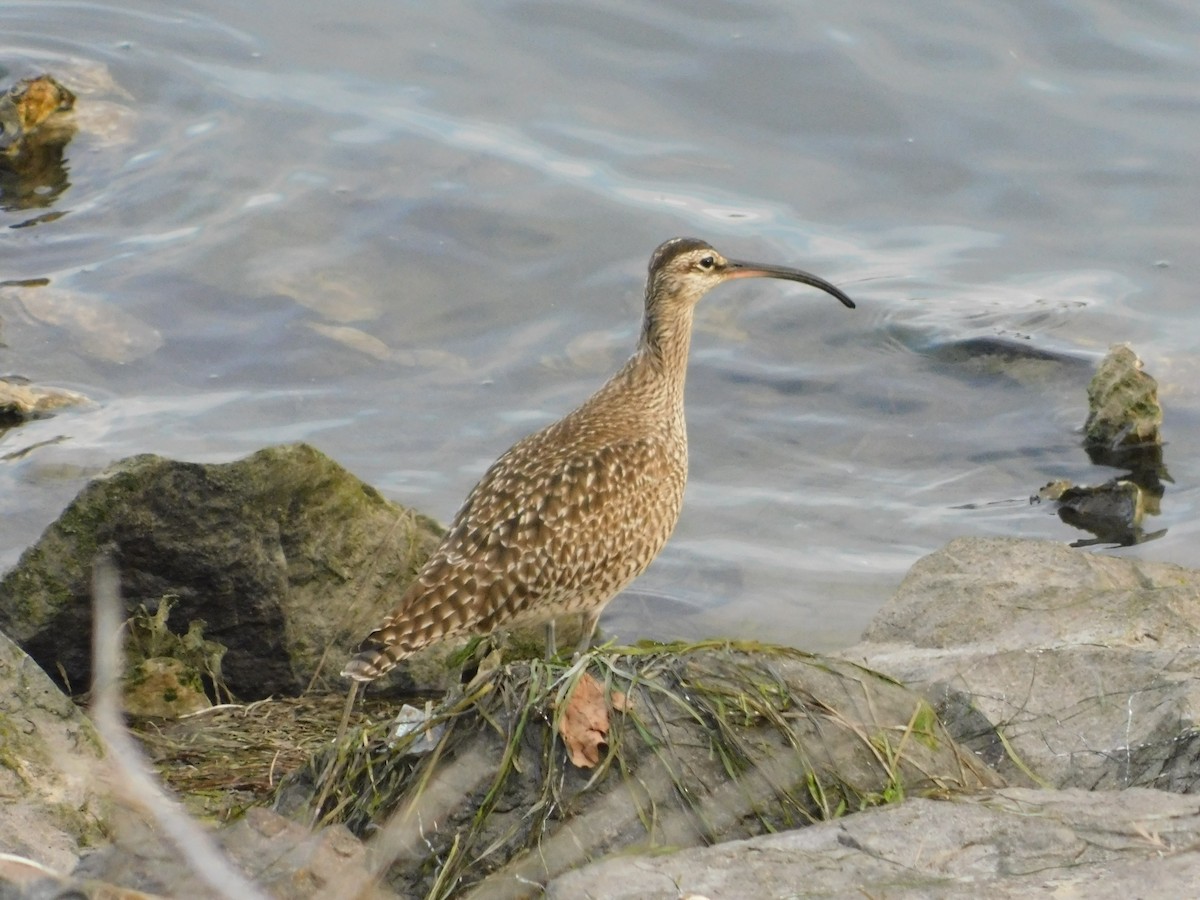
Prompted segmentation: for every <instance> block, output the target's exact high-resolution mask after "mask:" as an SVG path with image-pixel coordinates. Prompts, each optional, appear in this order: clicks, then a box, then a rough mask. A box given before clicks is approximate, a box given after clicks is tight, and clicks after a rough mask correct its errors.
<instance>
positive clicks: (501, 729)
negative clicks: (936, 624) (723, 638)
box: [277, 641, 998, 900]
mask: <svg viewBox="0 0 1200 900" xmlns="http://www.w3.org/2000/svg"><path fill="white" fill-rule="evenodd" d="M587 666H588V668H589V669H590V671H589V672H587V673H586V674H590V675H591V676H592V677H594V678H595V681H596V683H597V684H598V685H603V686H604V693H605V695H606V696H607V698H608V700H609V704H610V706H611V708H612V712H611V715H610V719H609V723H608V728H607V730H606V734H605V735H604V738H603V746H602V749H598V753H597V757H598V762H599V764H598V765H597V766H595V767H594V768H591V767H589V768H586V769H581V768H578V767H577V766H575V765H572V764H571V763H570V762H569V761H568V758H567V750H566V748H565V747H564V746H563V744H562V742H561V741H559V740H557V739H556V737H557V736H556V731H557V720H556V716H557V715H561V714H562V704H561V703H560V705H559V707H558V711H557V713H556V710H555V707H554V704H555V702H556V701H560V700H561V699H562V698H564V697H565V696H567V694H568V693H570V692H571V690H572V688H573V687H574V685H576V684H578V679H581V678H583V677H584V674H585V673H584V672H583V670H582V669H580V668H572V669H570V670H568V669H567V667H565V666H563V665H560V664H557V663H546V662H542V661H540V660H535V661H532V662H529V663H521V664H508V665H504V666H501V667H499V668H497V669H493V670H491V671H489V672H488V673H487V674H486V675H483V676H481V677H480V679H478V680H476V681H474V682H472V684H471V685H470V686H469V688H468V697H467V699H464V698H463V697H462V696H461V695H458V696H451V697H449V698H447V699H446V700H444V701H443V702H442V703H441V704H437V705H434V706H433V708H432V709H431V710H430V711H429V712H430V715H429V721H430V723H431V724H434V725H436V724H440V723H441V722H447V723H449V724H448V727H447V729H446V734H445V737H444V738H443V739H442V740H441V741H440V743H439V746H438V747H437V750H436V751H435V752H433V753H428V754H426V755H423V756H419V757H414V756H413V755H412V754H411V753H410V751H411V750H412V744H413V742H415V741H417V740H420V739H421V738H422V737H423V734H422V733H421V732H420V731H416V732H412V731H411V729H410V730H409V731H410V733H406V735H405V737H404V738H401V739H396V738H395V737H394V733H393V731H394V730H393V727H392V723H391V722H389V721H387V720H384V721H382V722H377V723H373V724H372V725H370V726H369V727H368V728H367V729H366V730H362V729H355V730H351V731H350V732H348V733H347V734H346V736H345V738H344V739H343V741H342V742H339V743H338V744H336V745H333V746H330V747H327V748H324V749H322V751H321V752H320V753H318V754H317V755H316V756H315V757H314V758H313V759H312V761H310V763H309V764H308V765H307V766H306V767H305V768H304V769H303V770H302V771H301V772H299V773H297V775H296V776H293V777H292V778H289V779H287V780H285V782H284V783H283V784H282V785H281V788H280V792H279V799H278V801H277V808H278V809H281V810H284V811H287V812H288V813H289V814H294V815H296V816H297V817H299V818H302V819H303V820H305V821H308V820H310V817H311V814H312V813H311V808H312V806H313V799H312V798H313V797H314V795H320V796H321V798H322V799H323V800H324V801H325V802H324V803H323V804H322V806H321V809H322V812H323V813H326V814H336V815H337V816H338V817H339V820H344V821H346V822H347V824H348V825H349V826H350V827H351V828H352V829H353V830H354V831H356V832H357V833H369V832H373V831H375V830H376V827H377V826H379V825H380V824H381V823H382V822H383V821H384V820H385V819H387V818H388V816H389V815H390V813H391V812H392V811H393V810H404V811H405V812H404V816H405V817H406V820H407V821H408V822H409V823H410V824H411V825H412V827H411V828H409V829H408V830H407V831H406V832H404V839H403V841H402V842H401V846H399V847H397V853H396V862H395V864H394V865H393V867H392V869H391V872H390V873H389V883H391V884H392V885H393V886H394V887H397V888H398V889H400V890H401V891H402V892H404V893H406V894H409V895H413V896H426V895H429V894H431V893H436V891H435V890H434V887H435V884H436V885H441V886H444V887H448V888H450V889H452V890H453V892H454V895H455V896H470V897H473V898H477V900H480V898H487V897H496V898H499V897H511V896H513V895H514V891H518V892H523V891H524V890H526V888H524V887H519V886H521V885H524V886H528V885H531V884H537V883H541V882H544V881H545V880H546V879H547V878H549V877H552V876H555V875H558V874H560V873H562V872H564V871H567V870H569V869H572V868H575V867H578V866H580V865H583V864H586V863H587V862H589V861H590V860H592V859H597V858H599V857H601V856H604V855H607V854H612V853H628V852H634V851H642V852H644V851H647V850H649V849H650V848H655V847H686V846H697V845H706V844H710V843H713V842H714V841H719V840H728V839H731V838H741V837H747V836H750V835H755V834H761V833H764V832H768V831H772V830H780V829H786V828H795V827H799V826H801V825H804V824H807V823H809V822H811V821H814V820H819V819H824V818H830V817H834V816H838V815H841V814H843V813H844V812H846V811H854V810H858V809H861V808H864V807H868V806H872V805H875V804H886V803H893V802H897V801H899V800H900V799H901V798H903V797H905V796H921V795H924V794H928V793H936V794H939V795H941V794H945V793H953V792H958V791H971V790H979V789H980V788H983V787H986V786H989V785H994V784H997V783H998V779H996V778H995V776H994V775H992V773H990V772H988V771H987V770H986V769H985V768H984V767H983V766H981V765H979V764H978V763H977V762H976V761H975V760H974V759H973V758H972V757H971V755H970V754H969V753H966V752H964V751H963V750H961V748H959V747H957V746H956V745H955V743H954V742H953V741H952V740H951V739H950V738H949V736H948V735H947V733H946V732H945V730H944V729H943V728H942V727H941V725H940V724H939V723H938V722H937V720H936V718H935V717H934V716H933V714H932V710H931V708H930V706H929V704H928V703H926V702H925V701H923V700H922V699H921V698H920V697H918V696H917V695H915V694H914V693H913V692H911V691H909V690H907V689H906V688H904V687H902V686H900V685H898V684H896V683H894V682H893V681H891V680H890V679H887V678H884V677H881V676H879V675H876V674H875V673H873V672H868V671H865V670H863V669H861V668H859V667H858V666H854V665H852V664H850V663H847V662H845V661H841V660H832V659H828V658H825V657H817V656H812V655H810V654H805V653H801V652H800V651H796V650H790V649H788V648H779V647H768V646H764V645H759V644H724V643H722V642H716V641H713V642H708V643H705V644H701V645H695V646H690V647H689V646H677V645H670V646H651V645H647V646H644V647H639V648H637V649H636V650H634V651H630V650H628V649H626V650H625V651H622V650H621V649H620V648H613V649H604V650H598V651H594V652H593V653H592V654H590V655H589V656H588V657H587ZM618 692H619V693H620V694H622V695H623V696H621V697H620V698H618V697H617V693H618ZM330 772H333V773H334V774H333V776H331V780H330V784H331V785H332V786H331V788H330V789H329V790H328V791H327V792H326V791H325V790H323V789H322V788H319V787H318V786H317V785H318V784H325V783H326V782H324V781H323V780H322V779H323V777H324V776H328V775H329V773H330ZM417 823H421V824H420V828H419V830H418V828H417V827H416V824H417ZM575 896H586V895H585V894H577V895H575Z"/></svg>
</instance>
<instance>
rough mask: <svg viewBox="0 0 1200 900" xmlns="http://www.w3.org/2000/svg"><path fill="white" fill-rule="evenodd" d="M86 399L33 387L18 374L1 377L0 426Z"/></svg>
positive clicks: (80, 396) (84, 401) (40, 416)
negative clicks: (16, 376)
mask: <svg viewBox="0 0 1200 900" xmlns="http://www.w3.org/2000/svg"><path fill="white" fill-rule="evenodd" d="M3 292H4V288H0V295H2V294H3ZM87 402H88V399H87V397H85V396H83V394H77V393H75V392H74V391H63V390H56V389H54V388H43V387H37V386H36V385H32V384H30V383H29V382H28V381H26V380H24V379H22V378H14V377H12V376H7V377H3V378H0V428H2V427H4V426H5V425H15V424H18V423H20V422H24V421H27V420H29V419H40V418H42V417H43V416H48V415H51V414H53V413H54V412H55V411H57V410H59V409H62V408H63V407H67V406H78V405H80V404H83V403H87Z"/></svg>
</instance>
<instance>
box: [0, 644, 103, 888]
mask: <svg viewBox="0 0 1200 900" xmlns="http://www.w3.org/2000/svg"><path fill="white" fill-rule="evenodd" d="M102 755H103V754H102V751H101V749H100V741H99V738H98V737H97V736H96V732H95V730H94V729H93V728H92V725H91V723H90V722H88V720H87V719H85V718H84V716H83V714H82V713H81V712H80V711H79V710H78V709H77V708H76V707H75V704H73V703H72V702H71V701H70V700H68V699H67V698H66V697H65V696H63V694H62V692H61V691H59V689H58V688H57V687H55V685H54V683H53V682H52V681H51V680H50V678H49V676H47V675H46V673H45V672H43V671H42V670H41V669H40V668H39V667H38V665H37V664H36V663H35V662H34V661H33V660H32V659H30V658H29V657H28V656H27V655H26V654H25V653H24V652H22V650H21V648H20V647H18V646H17V645H16V644H14V643H13V642H12V641H10V640H9V639H8V638H7V637H5V636H4V635H3V634H0V797H3V798H4V800H3V802H0V853H9V854H13V855H15V856H20V857H26V858H29V859H32V860H34V861H36V862H38V863H41V864H42V865H45V866H49V867H51V868H55V869H59V870H64V871H70V869H71V868H72V867H73V866H74V865H75V861H76V860H77V858H78V857H79V855H80V854H81V852H82V851H83V849H84V848H85V847H87V846H88V845H91V844H94V843H96V842H98V841H100V840H102V839H103V837H104V832H105V825H104V824H103V823H104V815H105V810H106V805H107V801H106V800H105V795H104V791H103V787H102V784H103V779H102V778H101V777H100V776H101V774H102V772H103V761H102Z"/></svg>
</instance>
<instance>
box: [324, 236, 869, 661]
mask: <svg viewBox="0 0 1200 900" xmlns="http://www.w3.org/2000/svg"><path fill="white" fill-rule="evenodd" d="M746 265H747V264H740V263H733V262H730V261H727V260H725V259H723V258H722V257H721V256H720V254H718V253H716V251H714V250H713V249H712V248H711V247H710V246H709V245H708V244H706V243H704V242H703V241H698V240H695V239H693V238H676V239H675V240H673V241H668V242H667V243H665V244H663V245H662V246H661V247H659V248H658V249H657V250H656V251H655V252H654V255H653V256H652V257H651V260H650V271H649V278H648V280H647V285H646V316H645V322H644V325H643V330H642V336H641V340H640V341H639V344H638V348H637V351H636V352H635V353H634V355H633V356H632V357H631V358H630V360H629V361H628V362H627V363H626V364H625V366H624V367H623V368H622V369H621V370H620V371H619V372H618V373H617V374H616V375H614V376H613V377H612V378H611V379H610V380H609V381H608V383H607V384H605V385H604V387H602V388H601V389H600V390H599V391H597V392H596V393H595V394H594V395H592V397H591V398H589V399H588V400H587V402H585V403H584V404H583V405H582V406H580V407H579V408H578V409H576V410H575V411H574V412H572V413H570V414H569V415H567V416H566V417H564V418H563V419H561V420H559V421H558V422H555V423H554V424H553V425H550V426H548V427H547V428H544V429H543V430H541V431H539V432H537V433H536V434H532V435H530V436H529V437H527V438H525V439H524V440H522V441H519V442H518V443H517V444H515V445H514V446H513V447H512V449H510V450H509V451H508V452H507V453H505V454H504V455H503V456H502V457H500V459H499V460H497V461H496V462H495V463H494V464H493V465H492V467H491V468H490V469H488V471H487V473H486V474H485V475H484V476H483V478H482V479H481V480H480V482H479V484H477V485H476V486H475V488H474V489H473V490H472V491H471V493H470V495H468V497H467V499H466V502H464V503H463V506H462V508H461V509H460V510H459V511H458V514H457V515H456V516H455V517H454V521H453V522H452V523H451V525H450V529H449V531H448V532H447V533H446V536H445V538H444V539H443V540H442V543H441V545H440V546H439V547H438V548H437V550H436V551H434V553H433V555H432V556H431V557H430V558H429V560H428V562H426V564H425V566H424V568H423V569H422V570H421V572H420V573H419V574H418V575H417V578H416V580H415V581H414V582H413V583H412V584H411V585H410V586H409V588H408V590H407V591H405V593H404V595H403V596H402V597H401V598H400V601H399V602H398V603H397V604H396V607H395V609H394V610H393V611H392V613H391V614H390V615H389V616H388V617H387V618H386V619H385V620H384V621H383V623H382V624H381V625H380V626H379V627H378V628H377V629H375V631H373V632H371V634H370V635H368V636H367V638H366V640H365V641H364V642H363V644H362V646H361V647H360V648H359V651H358V653H357V655H356V656H355V657H354V658H353V659H352V660H351V661H350V662H349V664H348V665H347V666H346V668H345V670H344V671H343V674H344V675H346V676H348V677H350V678H354V679H357V680H360V681H370V680H373V679H375V678H378V677H379V676H380V675H383V674H384V673H386V672H387V671H388V670H390V669H391V668H392V667H393V666H395V665H396V663H397V662H398V661H399V660H401V659H403V658H404V657H405V656H407V655H409V654H410V653H413V652H414V651H416V650H419V649H421V648H422V647H424V646H426V645H428V644H430V643H433V642H435V641H438V640H441V639H443V638H446V637H450V636H453V635H457V634H464V633H485V632H489V631H491V630H493V629H495V628H499V627H502V626H506V625H509V624H512V623H514V622H519V621H525V622H530V621H534V622H536V621H547V620H550V619H553V618H555V617H557V616H561V615H564V614H567V613H571V612H584V613H586V614H588V615H589V618H588V620H587V622H586V623H585V632H586V633H585V636H584V640H585V641H586V640H587V639H588V638H590V636H591V635H590V628H589V627H588V626H590V627H594V624H595V618H596V617H598V616H599V613H600V611H601V610H602V609H603V608H604V606H605V605H606V604H607V603H608V601H609V600H611V599H612V598H613V597H614V596H615V595H616V594H618V593H619V592H620V591H621V590H622V589H623V588H624V587H625V586H626V585H628V584H629V583H630V582H631V581H633V579H634V578H636V577H637V576H638V575H639V574H641V572H642V571H643V570H644V569H645V568H646V566H648V565H649V564H650V562H651V561H652V560H653V559H654V558H655V557H656V556H657V555H658V553H659V551H660V550H661V549H662V548H663V545H664V544H665V543H666V542H667V538H668V537H670V535H671V532H672V530H673V529H674V528H675V523H676V521H677V520H678V518H679V510H680V507H681V506H682V504H683V490H684V485H685V483H686V481H687V432H686V429H685V425H684V416H683V388H684V378H685V375H686V371H687V355H688V344H689V342H690V338H691V330H692V309H693V307H694V306H695V303H696V301H697V300H699V299H700V297H701V296H703V295H704V294H705V293H706V292H707V291H708V290H709V289H710V288H712V287H714V286H715V285H717V284H719V283H720V282H721V281H723V280H726V279H727V278H732V277H745V275H746V274H747V273H748V274H751V275H753V274H758V272H757V270H745V269H743V268H739V267H744V266H746ZM783 271H785V270H772V271H771V272H765V271H764V272H762V273H761V274H764V275H769V276H771V277H790V276H787V275H782V274H779V273H780V272H783ZM739 273H740V274H739ZM798 274H801V275H804V274H805V273H798ZM806 279H809V280H808V283H810V284H811V283H814V282H813V281H812V280H811V279H812V276H806ZM796 280H800V279H796ZM817 281H819V279H818V280H817ZM818 286H821V285H818ZM834 290H835V291H836V289H834ZM841 298H842V299H843V302H845V303H849V301H848V298H844V295H841Z"/></svg>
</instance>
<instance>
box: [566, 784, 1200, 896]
mask: <svg viewBox="0 0 1200 900" xmlns="http://www.w3.org/2000/svg"><path fill="white" fill-rule="evenodd" d="M1197 884H1200V812H1198V811H1197V805H1196V802H1195V799H1194V798H1189V797H1180V796H1173V795H1169V794H1162V793H1160V792H1158V791H1152V790H1144V789H1132V790H1127V791H1105V792H1096V793H1090V792H1086V791H1082V790H1069V791H1034V790H1029V789H1023V788H1008V789H1005V790H1001V791H998V792H996V793H994V794H990V795H989V794H985V795H981V796H979V797H958V798H955V799H954V800H951V801H938V800H927V799H914V800H908V801H906V802H904V803H902V804H899V805H896V806H888V807H880V808H876V809H871V810H867V811H866V812H862V813H858V814H856V815H853V816H846V817H845V818H841V819H835V820H833V821H829V822H821V823H818V824H816V825H813V826H811V827H809V828H803V829H800V830H798V831H788V832H783V833H781V834H773V835H765V836H762V837H756V838H752V839H750V840H745V841H732V842H729V843H725V844H718V845H717V846H715V847H707V848H697V849H693V850H684V851H681V852H677V853H669V854H661V853H660V854H654V855H643V856H624V857H619V858H615V859H609V860H604V861H602V862H598V863H595V864H593V865H590V866H586V867H584V868H582V869H578V870H576V871H574V872H570V873H568V874H566V875H563V876H561V877H559V878H556V879H554V880H553V881H551V882H550V884H549V885H548V886H547V888H546V893H545V897H546V898H547V900H574V898H576V897H588V898H592V900H635V898H636V900H679V898H681V897H687V896H689V895H699V896H704V897H714V898H720V900H765V898H786V897H797V896H805V897H877V898H887V900H950V898H975V897H981V896H983V897H989V898H1014V900H1017V898H1025V897H1031V896H1055V897H1087V898H1089V900H1126V898H1129V897H1150V896H1154V897H1192V896H1195V893H1196V885H1197Z"/></svg>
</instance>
